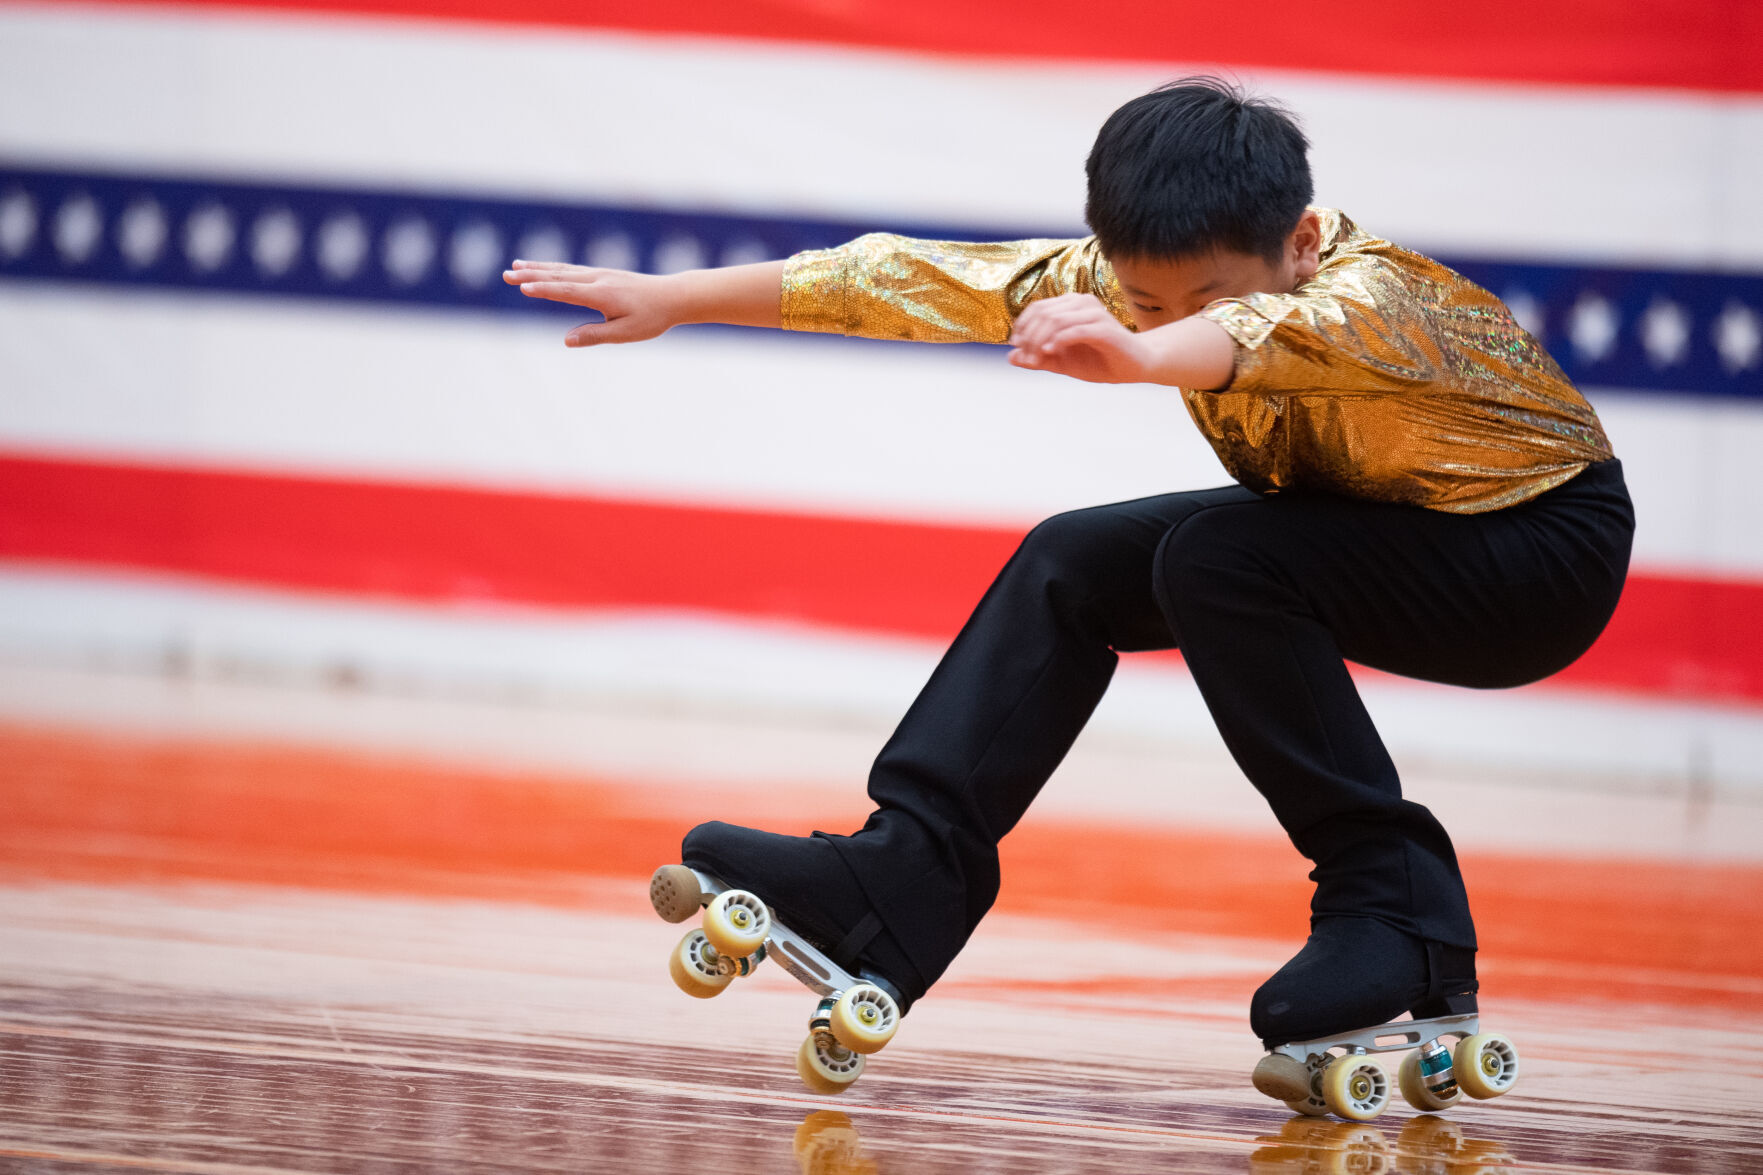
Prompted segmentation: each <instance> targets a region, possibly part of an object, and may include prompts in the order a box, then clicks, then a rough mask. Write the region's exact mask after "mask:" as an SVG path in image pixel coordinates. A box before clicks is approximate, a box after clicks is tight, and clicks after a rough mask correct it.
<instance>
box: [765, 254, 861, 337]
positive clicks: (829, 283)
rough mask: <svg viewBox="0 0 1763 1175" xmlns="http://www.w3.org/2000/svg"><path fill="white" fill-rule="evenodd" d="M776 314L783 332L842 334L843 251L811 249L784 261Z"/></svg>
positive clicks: (843, 327)
mask: <svg viewBox="0 0 1763 1175" xmlns="http://www.w3.org/2000/svg"><path fill="white" fill-rule="evenodd" d="M778 311H779V318H780V319H781V322H782V325H783V328H784V329H785V330H803V331H819V332H821V333H822V334H845V333H846V331H847V327H846V323H845V258H844V255H843V251H842V250H839V249H811V250H809V251H808V252H805V253H797V254H796V255H795V256H794V257H791V258H790V259H789V260H788V261H785V262H784V279H783V289H782V292H781V294H780V301H779V303H778Z"/></svg>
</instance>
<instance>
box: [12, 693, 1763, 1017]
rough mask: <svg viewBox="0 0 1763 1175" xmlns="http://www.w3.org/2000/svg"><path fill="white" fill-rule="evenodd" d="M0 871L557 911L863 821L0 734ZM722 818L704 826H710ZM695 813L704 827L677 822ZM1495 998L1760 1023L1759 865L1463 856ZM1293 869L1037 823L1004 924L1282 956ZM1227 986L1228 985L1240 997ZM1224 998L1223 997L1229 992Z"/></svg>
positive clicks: (726, 803)
mask: <svg viewBox="0 0 1763 1175" xmlns="http://www.w3.org/2000/svg"><path fill="white" fill-rule="evenodd" d="M0 762H3V763H5V764H6V772H5V776H4V780H3V781H0V805H3V806H4V808H5V810H6V812H7V820H6V823H5V826H4V828H0V873H4V874H6V875H9V876H11V877H13V878H33V877H35V878H58V879H83V880H94V881H102V882H108V883H117V882H123V883H150V882H160V881H170V880H192V879H199V880H228V881H243V882H256V883H264V884H278V885H298V886H306V887H313V888H324V889H334V890H341V891H346V892H361V893H413V894H424V895H437V896H460V897H480V898H487V899H518V900H525V901H533V902H541V903H549V904H556V905H570V904H573V903H575V902H578V901H580V900H581V893H582V888H583V883H584V881H585V880H586V879H589V878H594V877H607V876H621V877H629V878H632V879H633V884H632V885H631V887H630V890H631V896H630V902H629V906H630V909H631V910H632V911H635V910H638V909H640V908H641V907H642V905H643V902H642V886H641V884H640V883H639V882H638V881H637V879H640V878H644V877H647V875H648V874H649V872H650V871H651V870H652V869H653V868H654V867H655V866H656V865H658V864H662V863H665V862H668V861H671V860H674V859H675V858H676V854H677V846H678V843H679V836H680V834H681V833H682V832H683V831H684V830H685V829H686V828H687V827H689V826H690V825H691V824H692V823H694V822H695V821H697V820H700V819H707V818H715V817H718V816H728V815H731V814H732V813H731V812H730V811H729V809H730V808H731V807H733V806H735V805H737V804H738V806H739V807H740V810H741V813H742V816H743V818H745V819H750V820H752V821H753V822H755V823H760V824H764V825H766V826H769V827H774V828H777V829H779V830H780V831H787V832H806V831H808V830H809V829H810V827H812V826H816V825H818V826H823V827H825V826H831V827H848V826H855V825H856V824H857V823H858V822H860V820H861V818H862V815H863V804H862V797H861V796H857V795H854V796H853V797H852V800H851V804H850V806H849V809H848V810H846V811H832V812H829V811H827V810H825V808H824V805H823V806H822V807H821V808H820V809H819V810H816V811H814V812H811V813H805V812H801V811H792V810H790V809H789V807H788V806H787V802H786V801H784V800H783V799H780V798H779V797H775V796H773V797H769V798H768V797H767V796H766V795H765V794H763V793H762V791H761V790H759V789H755V790H753V791H751V792H742V793H740V794H736V793H734V792H732V791H728V790H726V789H725V790H721V791H719V792H716V793H705V794H704V796H703V797H702V798H700V799H697V800H694V801H692V802H690V803H682V802H681V801H680V799H679V797H678V795H677V794H674V795H672V796H671V798H670V797H669V796H668V795H666V794H662V795H660V796H658V795H657V793H656V792H655V790H654V788H653V787H652V786H651V785H648V784H645V783H644V782H643V781H640V780H633V781H624V782H617V781H607V780H589V779H580V778H557V777H543V776H534V775H503V774H496V773H493V772H486V771H467V770H460V769H454V768H448V767H445V766H434V765H419V764H412V763H407V762H393V761H387V760H382V759H376V758H371V757H367V756H363V755H353V754H345V753H340V752H332V751H318V750H294V749H286V748H277V747H268V746H256V745H229V744H221V743H208V742H167V741H150V740H144V739H137V738H123V737H98V736H94V735H91V734H85V733H80V734H71V733H66V732H58V731H45V730H38V729H29V728H19V727H7V726H0ZM712 806H714V807H715V809H716V810H711V808H712ZM687 807H690V808H692V809H694V810H691V811H686V810H683V809H684V808H687ZM1464 869H1465V873H1466V874H1467V876H1468V878H1469V883H1470V890H1471V893H1472V894H1473V896H1474V901H1475V909H1476V912H1477V916H1478V919H1479V922H1480V925H1481V929H1482V935H1483V937H1482V947H1483V956H1482V958H1483V974H1484V980H1485V983H1486V989H1487V990H1488V991H1489V992H1490V993H1504V994H1509V995H1515V996H1520V995H1538V996H1548V997H1550V998H1570V999H1572V998H1577V999H1585V998H1609V999H1627V1000H1650V1001H1655V1002H1660V1003H1667V1004H1691V1005H1700V1004H1708V1005H1722V1006H1750V1005H1752V1004H1754V1003H1755V1000H1756V999H1757V997H1758V995H1759V994H1760V993H1759V991H1757V990H1754V989H1755V988H1757V987H1758V986H1759V985H1763V867H1759V866H1755V865H1696V864H1678V863H1658V862H1640V861H1623V860H1591V861H1586V860H1569V859H1554V858H1547V857H1534V856H1514V855H1499V854H1469V855H1466V856H1465V859H1464ZM1304 874H1305V864H1304V862H1303V861H1302V860H1300V859H1299V857H1298V856H1297V854H1296V853H1295V852H1294V851H1293V850H1292V849H1291V848H1290V847H1289V846H1288V845H1286V844H1285V843H1284V842H1283V841H1279V840H1275V839H1272V838H1268V837H1251V836H1232V835H1226V834H1219V833H1187V832H1181V831H1176V830H1164V829H1157V830H1146V829H1123V828H1115V827H1102V826H1088V825H1081V824H1069V823H1057V824H1056V823H1050V822H1046V821H1037V820H1035V819H1033V818H1032V817H1031V819H1029V820H1028V821H1026V822H1025V823H1024V825H1023V826H1022V827H1021V828H1019V829H1018V830H1017V831H1016V832H1015V833H1013V834H1012V835H1011V836H1010V838H1009V839H1008V840H1006V842H1005V845H1004V876H1005V878H1006V884H1005V892H1004V897H1003V899H1002V901H1001V902H1000V905H999V909H1000V911H1001V912H1011V913H1019V914H1035V915H1045V916H1066V917H1074V918H1081V919H1084V920H1086V921H1088V922H1090V923H1091V924H1092V925H1094V926H1096V927H1097V928H1099V929H1105V930H1108V931H1111V932H1118V933H1120V934H1121V935H1122V936H1128V935H1135V934H1149V935H1157V934H1164V933H1171V932H1180V933H1199V934H1219V935H1227V936H1239V937H1253V938H1263V939H1271V940H1277V941H1282V942H1294V941H1297V940H1298V939H1301V937H1302V935H1303V933H1304V925H1305V917H1306V902H1307V898H1308V893H1309V887H1308V883H1307V882H1306V881H1305V877H1304ZM1224 988H1229V989H1231V990H1235V988H1234V987H1232V985H1231V984H1229V983H1225V985H1224ZM1224 988H1221V990H1224Z"/></svg>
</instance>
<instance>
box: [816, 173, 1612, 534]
mask: <svg viewBox="0 0 1763 1175" xmlns="http://www.w3.org/2000/svg"><path fill="white" fill-rule="evenodd" d="M1316 211H1317V212H1318V213H1319V214H1320V216H1321V219H1322V228H1323V243H1322V253H1321V263H1320V265H1319V266H1318V268H1317V271H1316V275H1315V276H1314V277H1313V278H1311V279H1310V280H1308V281H1306V282H1304V283H1303V284H1302V285H1301V286H1299V287H1298V288H1297V289H1296V290H1293V291H1292V292H1291V293H1289V294H1250V295H1248V296H1247V297H1243V298H1225V299H1221V300H1219V301H1216V302H1213V303H1211V304H1210V305H1208V306H1207V307H1206V308H1205V309H1204V310H1202V311H1201V312H1200V313H1201V314H1202V315H1203V316H1204V317H1206V318H1210V319H1211V320H1212V321H1214V322H1216V323H1218V324H1219V325H1220V326H1222V327H1223V328H1224V329H1225V330H1226V331H1228V332H1229V333H1230V335H1231V337H1232V338H1233V339H1235V340H1236V343H1237V357H1236V371H1235V374H1234V375H1233V377H1232V379H1231V382H1230V383H1229V384H1228V385H1226V386H1225V387H1224V388H1222V389H1220V390H1217V391H1195V390H1192V389H1186V388H1184V389H1181V394H1182V396H1183V398H1184V399H1185V400H1186V402H1187V406H1188V411H1189V413H1190V414H1191V415H1192V416H1193V419H1194V423H1195V424H1196V425H1198V426H1199V429H1200V431H1201V432H1202V433H1203V434H1204V435H1205V437H1206V439H1207V441H1208V442H1210V444H1211V445H1212V449H1213V451H1214V452H1216V453H1217V454H1218V458H1219V460H1220V461H1222V462H1223V463H1224V467H1225V468H1226V469H1227V470H1229V471H1230V474H1231V476H1233V477H1235V478H1236V479H1237V480H1238V481H1239V482H1241V483H1242V484H1243V485H1245V486H1247V487H1249V488H1250V489H1253V490H1258V491H1261V492H1264V493H1270V492H1274V491H1278V490H1281V489H1288V488H1301V489H1309V490H1322V491H1327V492H1331V493H1338V494H1345V495H1349V496H1352V497H1359V498H1369V499H1372V500H1375V501H1381V502H1406V503H1412V504H1415V505H1420V506H1426V507H1430V508H1432V509H1435V510H1449V511H1453V512H1457V513H1463V514H1472V513H1479V512H1481V511H1485V510H1498V509H1500V508H1502V507H1505V506H1511V505H1514V504H1516V503H1518V502H1523V501H1526V500H1528V499H1530V498H1534V497H1536V496H1537V495H1538V494H1540V493H1542V492H1544V491H1545V490H1548V489H1551V488H1553V487H1554V486H1558V485H1560V484H1561V483H1563V482H1565V481H1567V480H1568V479H1570V478H1572V477H1573V476H1574V475H1575V474H1577V473H1579V472H1580V471H1581V470H1582V469H1584V468H1585V467H1586V466H1587V465H1588V464H1591V463H1593V462H1597V461H1602V460H1604V459H1606V458H1608V457H1609V456H1610V442H1609V441H1608V439H1606V437H1605V436H1604V430H1603V428H1602V427H1601V426H1600V425H1599V423H1598V418H1597V415H1596V413H1594V412H1593V411H1592V408H1591V405H1590V404H1588V403H1587V402H1586V400H1585V398H1584V397H1583V396H1581V395H1580V394H1579V392H1578V390H1577V389H1576V388H1574V386H1573V384H1572V382H1571V381H1569V380H1568V378H1567V377H1566V375H1565V374H1563V373H1562V371H1561V369H1560V367H1558V366H1557V365H1556V364H1555V361H1554V360H1553V359H1551V358H1550V357H1549V354H1548V352H1546V351H1545V350H1543V348H1542V347H1541V346H1540V345H1539V344H1538V343H1537V341H1536V340H1535V339H1533V338H1532V337H1531V336H1530V335H1529V334H1527V333H1526V332H1525V331H1524V329H1523V328H1522V327H1520V326H1519V325H1518V323H1517V322H1516V321H1514V320H1513V318H1512V314H1511V312H1510V311H1509V310H1507V309H1506V306H1505V305H1504V304H1503V303H1502V302H1500V300H1499V299H1498V298H1495V297H1494V296H1493V295H1492V294H1490V293H1488V292H1487V291H1486V290H1483V289H1482V288H1481V287H1479V286H1477V285H1475V284H1474V283H1473V282H1470V281H1469V280H1468V279H1466V278H1464V277H1463V276H1461V275H1460V274H1457V273H1455V272H1453V271H1451V270H1450V269H1447V268H1446V267H1445V266H1443V265H1440V264H1439V263H1438V262H1436V261H1433V260H1431V259H1429V258H1426V257H1423V256H1421V255H1420V254H1418V253H1413V252H1410V251H1409V250H1406V249H1401V248H1398V247H1397V246H1395V245H1392V244H1391V243H1390V242H1388V241H1385V240H1382V239H1380V238H1378V237H1374V236H1372V235H1371V234H1369V233H1367V232H1364V231H1363V230H1361V229H1360V228H1358V226H1356V225H1355V224H1354V223H1353V222H1352V221H1351V220H1349V219H1348V218H1347V217H1346V216H1344V215H1342V214H1341V213H1339V212H1337V211H1335V210H1333V209H1326V208H1321V209H1317V210H1316ZM1069 293H1089V294H1094V295H1095V296H1096V297H1097V298H1100V299H1101V300H1102V303H1103V304H1104V305H1105V306H1107V308H1108V309H1109V311H1110V312H1111V313H1112V314H1113V315H1114V316H1115V317H1116V318H1118V319H1119V320H1120V321H1121V322H1122V323H1124V324H1125V325H1126V326H1128V327H1129V328H1130V327H1131V326H1132V325H1133V324H1132V319H1131V317H1130V315H1129V314H1128V312H1127V305H1126V300H1125V297H1124V296H1123V295H1122V293H1121V291H1120V286H1119V284H1118V282H1117V281H1116V280H1115V277H1114V270H1113V268H1112V267H1111V266H1110V265H1109V264H1108V260H1107V258H1105V257H1104V256H1102V253H1101V250H1100V249H1099V248H1098V247H1097V244H1096V240H1095V238H1094V237H1089V238H1086V239H1084V240H1077V241H1062V240H1031V241H1008V242H1003V243H998V244H968V243H961V242H948V241H921V240H914V239H911V238H908V237H900V236H894V235H892V234H887V233H872V234H870V235H868V236H864V237H859V238H858V239H857V240H855V241H852V242H851V243H850V244H847V245H842V246H840V247H838V248H836V249H822V250H816V251H812V252H807V253H799V254H797V255H796V256H795V257H792V258H791V259H790V261H789V262H788V264H787V265H786V266H785V269H784V281H783V295H782V299H783V300H782V312H783V325H784V327H785V329H788V330H808V331H831V332H835V333H842V334H847V335H861V336H864V337H866V338H882V339H916V340H920V341H926V342H987V343H1001V342H1004V341H1005V340H1006V339H1008V338H1009V336H1010V327H1011V324H1012V323H1013V322H1014V321H1015V319H1016V316H1017V315H1018V314H1020V313H1021V312H1022V308H1023V307H1024V306H1026V305H1027V304H1028V303H1029V302H1032V301H1034V300H1035V299H1037V298H1049V297H1052V296H1054V295H1056V294H1069Z"/></svg>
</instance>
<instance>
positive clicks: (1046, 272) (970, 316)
mask: <svg viewBox="0 0 1763 1175" xmlns="http://www.w3.org/2000/svg"><path fill="white" fill-rule="evenodd" d="M1072 293H1077V294H1095V295H1096V296H1097V297H1099V298H1101V300H1102V303H1103V305H1105V306H1107V307H1108V309H1109V311H1110V312H1111V313H1112V314H1113V315H1114V316H1115V317H1116V318H1118V319H1120V320H1121V321H1122V322H1123V323H1127V324H1128V325H1129V326H1130V325H1131V323H1130V319H1129V317H1128V315H1127V312H1126V305H1125V302H1124V300H1123V299H1122V297H1121V294H1120V287H1119V284H1118V283H1117V282H1116V281H1115V278H1114V270H1113V268H1112V267H1111V266H1109V264H1108V262H1107V261H1106V260H1105V259H1104V258H1103V257H1102V253H1101V250H1100V249H1099V248H1097V246H1096V240H1095V238H1094V237H1087V238H1085V239H1083V240H1077V241H1059V240H1030V241H1003V242H996V243H986V244H974V243H969V242H963V241H921V240H916V239H914V238H912V237H902V236H896V235H895V234H893V233H870V234H868V235H867V236H862V237H858V238H857V239H856V240H854V241H852V242H850V243H849V244H846V245H840V246H839V247H838V248H836V249H817V250H813V251H811V252H807V253H798V254H796V255H795V256H794V257H792V258H790V259H789V261H788V262H787V263H786V264H785V266H784V279H783V293H782V303H781V309H782V314H783V326H784V329H785V330H802V331H822V332H827V333H832V334H845V335H860V336H862V337H863V338H870V339H911V340H914V341H917V342H925V343H1002V342H1004V341H1005V340H1006V339H1008V338H1009V337H1010V327H1011V324H1012V323H1014V322H1015V321H1016V316H1017V315H1018V314H1020V313H1022V308H1023V307H1024V306H1026V305H1028V304H1029V303H1030V302H1032V301H1035V300H1036V299H1037V298H1051V297H1054V296H1056V295H1058V294H1072Z"/></svg>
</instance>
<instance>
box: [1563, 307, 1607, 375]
mask: <svg viewBox="0 0 1763 1175" xmlns="http://www.w3.org/2000/svg"><path fill="white" fill-rule="evenodd" d="M1619 325H1620V324H1619V323H1618V322H1617V320H1616V307H1614V306H1612V305H1610V303H1609V302H1608V301H1606V300H1605V299H1603V298H1600V297H1598V295H1596V294H1582V295H1581V296H1580V299H1579V301H1577V302H1575V303H1574V304H1573V311H1572V314H1571V316H1570V317H1569V319H1568V323H1567V337H1568V338H1570V339H1572V340H1573V349H1574V350H1575V351H1577V352H1579V357H1580V358H1581V359H1582V360H1585V361H1587V362H1590V363H1596V362H1597V361H1598V360H1600V359H1602V358H1604V357H1605V356H1606V355H1608V354H1610V351H1611V348H1613V347H1615V345H1616V331H1617V328H1618V326H1619Z"/></svg>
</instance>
